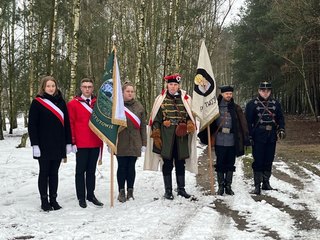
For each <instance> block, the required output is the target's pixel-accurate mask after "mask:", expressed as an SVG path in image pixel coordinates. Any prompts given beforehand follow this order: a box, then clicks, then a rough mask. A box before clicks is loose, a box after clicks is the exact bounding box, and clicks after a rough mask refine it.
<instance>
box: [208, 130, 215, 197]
mask: <svg viewBox="0 0 320 240" xmlns="http://www.w3.org/2000/svg"><path fill="white" fill-rule="evenodd" d="M207 132H208V157H209V175H210V190H211V195H213V194H214V176H213V160H212V151H211V134H210V126H207Z"/></svg>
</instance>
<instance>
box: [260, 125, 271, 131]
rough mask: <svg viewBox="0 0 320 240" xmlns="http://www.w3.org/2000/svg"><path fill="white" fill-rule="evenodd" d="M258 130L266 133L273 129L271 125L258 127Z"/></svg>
mask: <svg viewBox="0 0 320 240" xmlns="http://www.w3.org/2000/svg"><path fill="white" fill-rule="evenodd" d="M259 128H260V129H264V130H266V131H271V130H272V129H273V126H272V125H259Z"/></svg>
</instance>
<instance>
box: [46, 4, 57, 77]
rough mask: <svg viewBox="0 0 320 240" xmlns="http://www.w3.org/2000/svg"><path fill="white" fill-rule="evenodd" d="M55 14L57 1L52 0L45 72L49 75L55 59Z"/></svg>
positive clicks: (51, 72)
mask: <svg viewBox="0 0 320 240" xmlns="http://www.w3.org/2000/svg"><path fill="white" fill-rule="evenodd" d="M57 14H58V1H57V0H52V14H51V22H50V34H49V52H48V66H47V72H48V74H49V75H52V74H53V65H54V61H55V41H56V25H57Z"/></svg>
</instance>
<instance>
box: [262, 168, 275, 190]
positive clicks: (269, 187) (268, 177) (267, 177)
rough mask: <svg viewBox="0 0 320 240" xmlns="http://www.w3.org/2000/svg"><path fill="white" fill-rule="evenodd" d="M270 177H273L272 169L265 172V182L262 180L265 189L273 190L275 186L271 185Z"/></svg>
mask: <svg viewBox="0 0 320 240" xmlns="http://www.w3.org/2000/svg"><path fill="white" fill-rule="evenodd" d="M270 177H271V171H264V172H263V182H262V189H263V190H273V188H272V187H271V186H270V181H269V179H270Z"/></svg>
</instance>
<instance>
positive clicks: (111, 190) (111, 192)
mask: <svg viewBox="0 0 320 240" xmlns="http://www.w3.org/2000/svg"><path fill="white" fill-rule="evenodd" d="M110 154H111V156H110V159H111V162H110V207H113V150H112V148H111V153H110Z"/></svg>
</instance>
